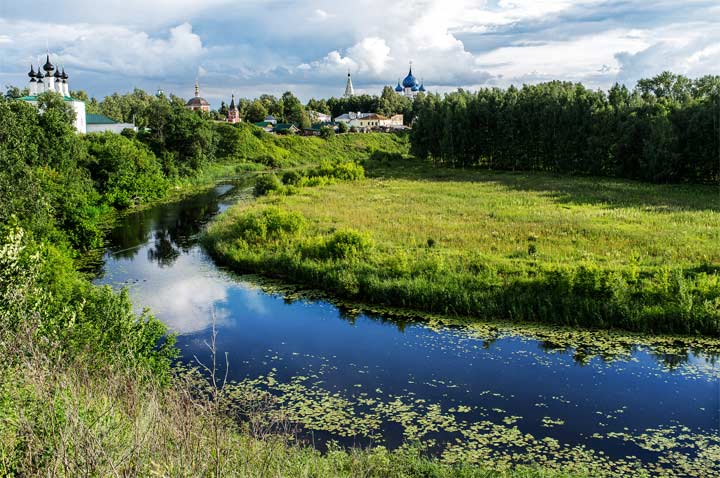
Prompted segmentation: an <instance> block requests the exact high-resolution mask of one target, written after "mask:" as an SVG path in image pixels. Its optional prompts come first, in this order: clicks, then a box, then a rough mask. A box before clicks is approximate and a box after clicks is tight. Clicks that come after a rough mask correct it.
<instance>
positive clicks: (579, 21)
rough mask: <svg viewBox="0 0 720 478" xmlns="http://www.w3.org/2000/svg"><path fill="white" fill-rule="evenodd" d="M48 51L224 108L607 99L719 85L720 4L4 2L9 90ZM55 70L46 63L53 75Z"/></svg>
mask: <svg viewBox="0 0 720 478" xmlns="http://www.w3.org/2000/svg"><path fill="white" fill-rule="evenodd" d="M47 49H49V51H50V53H51V59H52V61H53V63H56V64H62V65H64V66H65V69H66V71H67V73H68V74H69V75H70V80H69V83H70V88H71V89H73V90H74V89H82V90H85V91H87V92H88V93H89V94H90V95H91V96H96V97H97V98H102V97H104V96H105V95H108V94H112V93H113V92H120V93H124V92H128V91H132V89H133V88H135V87H138V88H143V89H145V90H147V91H151V92H155V91H157V90H158V89H163V90H164V91H165V92H166V93H174V94H176V95H178V96H181V97H184V98H189V97H191V96H192V95H193V87H194V83H195V80H196V79H198V80H199V82H200V86H201V94H202V96H203V97H205V98H207V99H208V100H209V101H210V102H211V103H212V104H213V105H214V106H218V105H219V104H220V101H222V100H225V101H229V99H230V95H231V94H233V93H234V94H235V95H236V96H238V97H250V98H251V97H256V96H259V95H260V94H263V93H270V94H275V95H280V94H282V93H283V92H284V91H288V90H290V91H293V92H294V93H295V94H296V95H297V96H299V97H300V98H301V99H302V100H303V101H306V100H308V99H309V98H311V97H315V98H328V97H331V96H341V95H342V94H343V92H344V89H345V80H346V76H347V72H348V71H350V72H351V73H352V75H353V82H354V85H355V89H356V92H359V93H369V94H379V93H380V92H381V91H382V88H383V86H385V85H391V86H394V85H395V84H396V82H397V81H398V79H402V78H403V77H404V76H405V75H407V72H408V66H409V63H410V61H412V64H413V73H414V74H415V76H417V77H418V78H422V79H423V80H424V83H425V87H426V89H427V90H429V91H431V92H440V93H442V92H448V91H454V90H456V89H457V88H465V89H471V90H472V89H477V88H480V87H487V86H498V87H507V86H509V85H510V84H515V85H522V84H525V83H538V82H542V81H547V80H551V79H559V80H565V81H576V82H582V83H584V84H585V85H586V86H588V87H590V88H594V89H595V88H602V89H607V88H608V87H610V86H612V84H614V83H615V82H620V83H625V84H627V85H628V86H630V87H632V86H634V85H635V82H636V81H637V80H638V79H639V78H644V77H649V76H652V75H655V74H657V73H660V72H662V71H664V70H671V71H673V72H676V73H682V74H685V75H688V76H691V77H698V76H703V75H706V74H714V75H718V74H720V1H718V0H414V1H408V0H382V1H380V0H355V1H352V2H348V1H342V0H302V1H288V0H265V1H257V0H253V1H246V0H124V1H115V0H103V1H97V0H62V1H58V0H23V1H20V0H0V85H3V86H6V85H18V86H20V85H25V84H26V83H27V80H28V78H27V76H26V75H27V72H28V70H29V68H30V64H31V63H34V64H35V65H36V66H37V63H38V60H37V59H38V57H39V56H41V55H42V56H43V57H44V55H45V52H46V50H47ZM43 63H44V61H43Z"/></svg>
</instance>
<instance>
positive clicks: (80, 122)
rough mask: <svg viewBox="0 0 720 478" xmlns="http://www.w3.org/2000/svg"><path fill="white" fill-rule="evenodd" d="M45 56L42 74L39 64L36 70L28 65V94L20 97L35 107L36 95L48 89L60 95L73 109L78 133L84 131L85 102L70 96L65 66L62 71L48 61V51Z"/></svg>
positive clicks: (85, 128) (85, 124)
mask: <svg viewBox="0 0 720 478" xmlns="http://www.w3.org/2000/svg"><path fill="white" fill-rule="evenodd" d="M46 58H47V59H46V61H45V65H43V67H42V70H45V73H44V74H43V72H42V71H41V68H40V67H39V66H38V69H37V72H36V71H35V69H34V68H33V66H32V65H30V72H29V73H28V76H29V77H30V83H29V85H28V89H29V90H30V94H29V95H28V96H25V97H23V98H21V99H22V100H24V101H27V102H28V103H30V104H32V105H35V106H36V107H37V105H38V98H37V97H38V95H41V94H43V93H45V92H48V91H51V92H53V93H57V94H59V95H61V96H62V97H63V99H64V100H65V102H66V103H68V104H69V105H70V106H71V107H72V109H73V110H74V111H75V121H74V123H73V126H74V127H75V129H76V130H77V131H78V132H79V133H86V132H87V123H86V119H85V103H84V102H82V101H80V100H77V99H75V98H73V97H71V96H70V87H69V86H68V78H69V77H68V75H67V73H65V68H63V69H62V72H61V71H60V68H55V66H54V65H53V64H52V63H50V54H49V53H48V54H47V57H46Z"/></svg>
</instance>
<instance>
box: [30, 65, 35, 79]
mask: <svg viewBox="0 0 720 478" xmlns="http://www.w3.org/2000/svg"><path fill="white" fill-rule="evenodd" d="M28 76H29V77H30V78H32V79H33V80H34V79H35V68H33V66H32V64H31V65H30V72H29V73H28Z"/></svg>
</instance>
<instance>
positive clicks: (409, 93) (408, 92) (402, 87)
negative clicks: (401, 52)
mask: <svg viewBox="0 0 720 478" xmlns="http://www.w3.org/2000/svg"><path fill="white" fill-rule="evenodd" d="M395 92H396V93H397V94H399V95H403V96H405V97H407V98H413V99H414V98H415V97H416V96H417V95H418V94H419V93H424V92H425V85H424V84H423V82H422V81H420V82H419V83H418V81H417V79H416V78H415V76H413V71H412V63H410V71H409V72H408V75H407V76H406V77H405V79H403V80H402V83H400V80H398V83H397V86H396V87H395Z"/></svg>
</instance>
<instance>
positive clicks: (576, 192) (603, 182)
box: [365, 160, 720, 212]
mask: <svg viewBox="0 0 720 478" xmlns="http://www.w3.org/2000/svg"><path fill="white" fill-rule="evenodd" d="M365 168H366V171H367V175H368V176H369V177H375V178H388V179H407V180H424V181H467V182H476V183H497V184H501V185H503V186H505V187H507V188H509V189H514V190H517V191H524V192H537V193H541V194H543V195H545V196H548V197H551V198H552V199H553V200H554V201H555V202H557V203H559V204H568V205H603V206H605V207H609V208H625V207H634V208H641V209H644V210H649V211H653V212H678V211H708V212H720V185H718V186H707V185H695V184H650V183H644V182H640V181H632V180H628V179H618V178H600V177H587V176H570V175H565V176H563V175H557V174H551V173H544V172H533V171H522V172H509V171H490V170H484V169H470V168H468V169H460V168H450V167H434V166H433V165H432V164H431V163H430V162H428V161H421V160H414V161H413V160H405V161H397V162H385V163H381V162H377V161H368V162H367V163H366V165H365Z"/></svg>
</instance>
